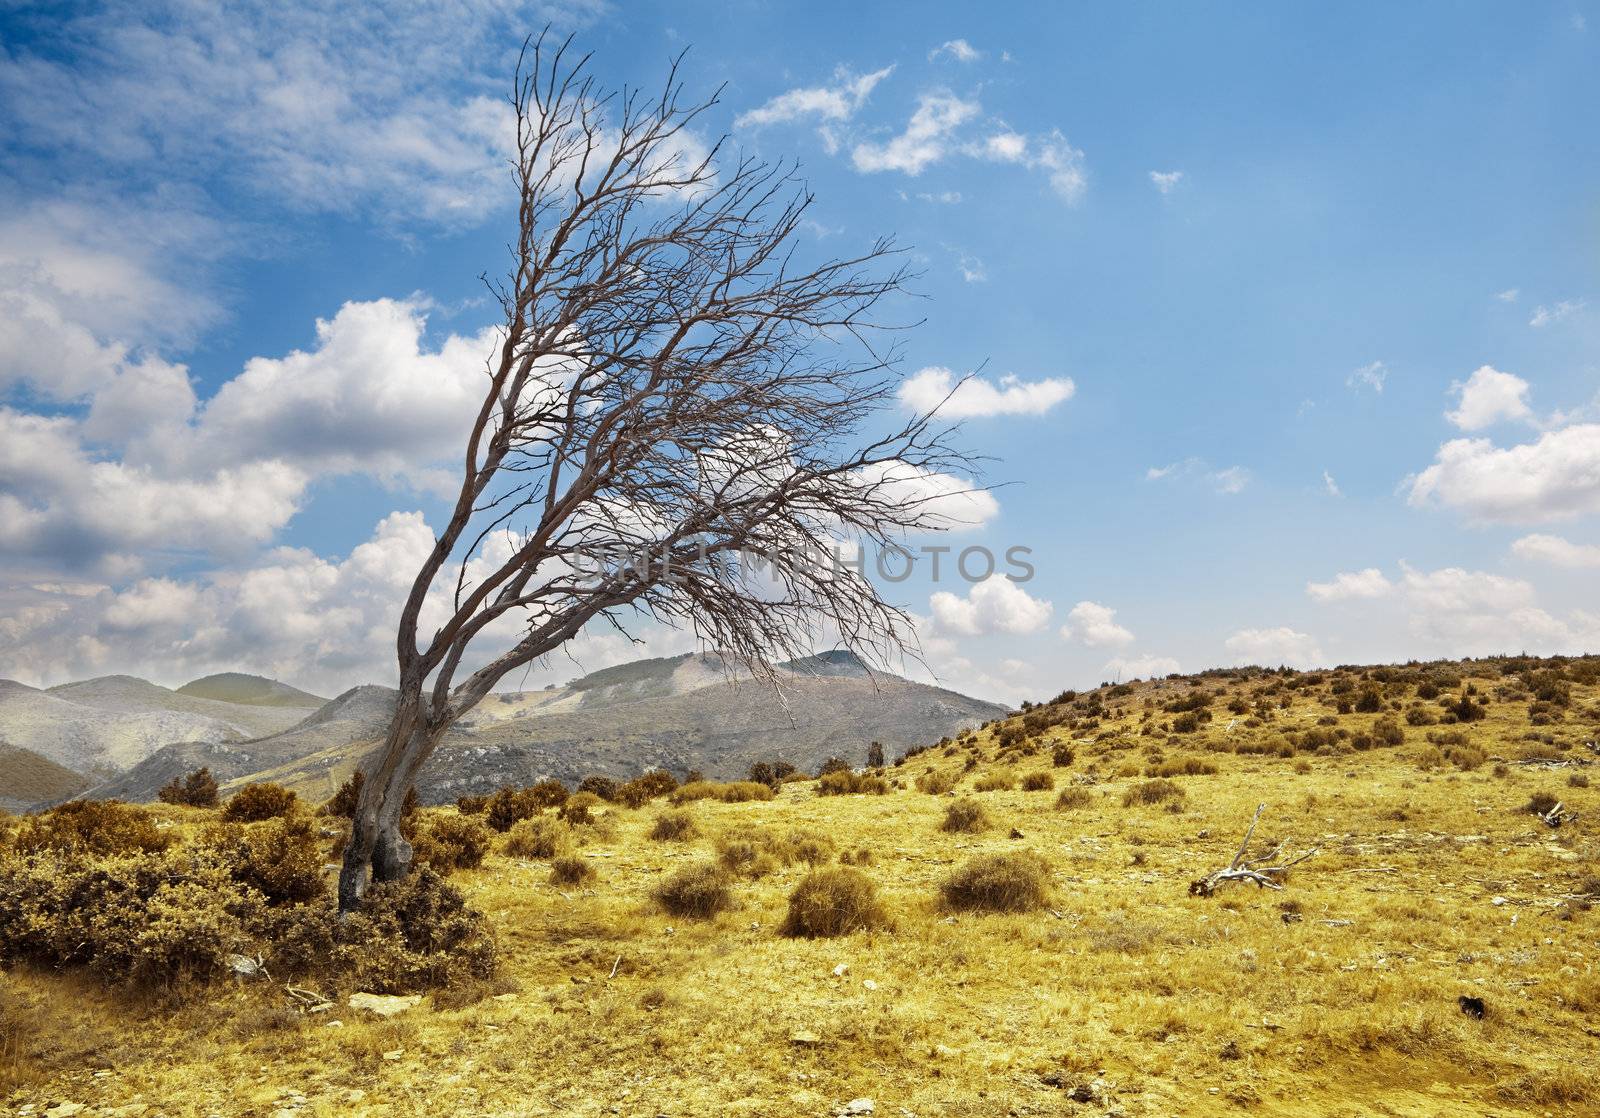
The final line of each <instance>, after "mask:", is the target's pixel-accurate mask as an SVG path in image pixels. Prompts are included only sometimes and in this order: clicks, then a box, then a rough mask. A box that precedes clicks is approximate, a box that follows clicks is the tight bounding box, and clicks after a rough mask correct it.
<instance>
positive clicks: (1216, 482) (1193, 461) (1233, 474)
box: [1144, 458, 1250, 496]
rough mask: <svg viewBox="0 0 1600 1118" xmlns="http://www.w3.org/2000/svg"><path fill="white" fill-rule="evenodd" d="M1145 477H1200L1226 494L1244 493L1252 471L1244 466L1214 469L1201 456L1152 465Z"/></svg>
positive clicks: (1199, 478)
mask: <svg viewBox="0 0 1600 1118" xmlns="http://www.w3.org/2000/svg"><path fill="white" fill-rule="evenodd" d="M1144 477H1145V480H1146V481H1177V480H1179V479H1183V478H1193V479H1198V480H1200V481H1202V482H1204V483H1205V484H1207V485H1209V486H1211V488H1212V489H1214V490H1215V491H1216V492H1218V493H1220V494H1223V495H1225V496H1233V495H1235V494H1238V493H1242V492H1244V490H1245V488H1246V487H1247V486H1248V485H1249V484H1250V471H1249V470H1247V469H1245V468H1244V467H1243V466H1227V467H1224V468H1223V469H1220V470H1214V469H1212V468H1211V466H1210V465H1209V464H1207V463H1206V461H1205V460H1204V459H1201V458H1183V459H1180V460H1179V461H1177V462H1173V463H1171V464H1170V465H1166V466H1151V467H1150V468H1149V469H1148V470H1146V471H1145V472H1144Z"/></svg>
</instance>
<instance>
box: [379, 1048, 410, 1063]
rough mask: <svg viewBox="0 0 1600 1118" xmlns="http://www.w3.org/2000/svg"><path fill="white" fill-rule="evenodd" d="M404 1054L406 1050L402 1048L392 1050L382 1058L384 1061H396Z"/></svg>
mask: <svg viewBox="0 0 1600 1118" xmlns="http://www.w3.org/2000/svg"><path fill="white" fill-rule="evenodd" d="M405 1054H406V1050H405V1049H404V1048H392V1049H390V1050H389V1051H387V1052H385V1053H384V1054H383V1058H384V1059H385V1060H398V1059H399V1058H400V1057H402V1056H404V1055H405Z"/></svg>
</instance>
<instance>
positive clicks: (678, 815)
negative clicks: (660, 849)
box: [650, 811, 700, 842]
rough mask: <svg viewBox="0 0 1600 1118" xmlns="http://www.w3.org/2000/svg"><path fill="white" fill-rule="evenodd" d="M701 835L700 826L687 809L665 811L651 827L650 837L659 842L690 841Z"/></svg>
mask: <svg viewBox="0 0 1600 1118" xmlns="http://www.w3.org/2000/svg"><path fill="white" fill-rule="evenodd" d="M699 835H700V827H699V825H698V824H696V823H695V821H694V816H692V815H690V814H689V813H688V812H687V811H668V812H663V813H662V814H660V815H658V816H656V821H655V824H654V825H653V826H652V827H651V828H650V837H651V838H653V839H655V840H656V841H657V842H688V841H689V840H690V839H694V838H698V837H699Z"/></svg>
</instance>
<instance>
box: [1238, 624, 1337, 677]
mask: <svg viewBox="0 0 1600 1118" xmlns="http://www.w3.org/2000/svg"><path fill="white" fill-rule="evenodd" d="M1223 644H1224V645H1225V646H1226V647H1227V649H1228V652H1229V653H1230V654H1231V655H1232V656H1233V657H1234V658H1235V660H1234V662H1235V663H1237V664H1258V665H1260V666H1262V667H1269V668H1270V667H1278V666H1280V665H1288V666H1289V667H1295V668H1310V667H1316V666H1317V665H1319V664H1321V663H1322V649H1320V648H1318V647H1317V642H1316V640H1315V639H1314V638H1313V637H1311V636H1309V635H1308V634H1306V633H1300V632H1296V631H1295V630H1293V629H1290V628H1289V627H1287V626H1280V627H1278V628H1276V629H1240V630H1239V631H1238V632H1237V633H1234V634H1233V636H1231V637H1229V638H1228V639H1227V640H1226V641H1224V642H1223Z"/></svg>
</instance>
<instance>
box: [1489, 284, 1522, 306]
mask: <svg viewBox="0 0 1600 1118" xmlns="http://www.w3.org/2000/svg"><path fill="white" fill-rule="evenodd" d="M1521 294H1522V292H1521V290H1519V289H1518V288H1515V287H1508V288H1506V289H1505V290H1504V291H1497V292H1495V296H1494V297H1495V298H1496V299H1499V300H1500V301H1501V302H1502V303H1515V302H1516V301H1517V296H1519V295H1521Z"/></svg>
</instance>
